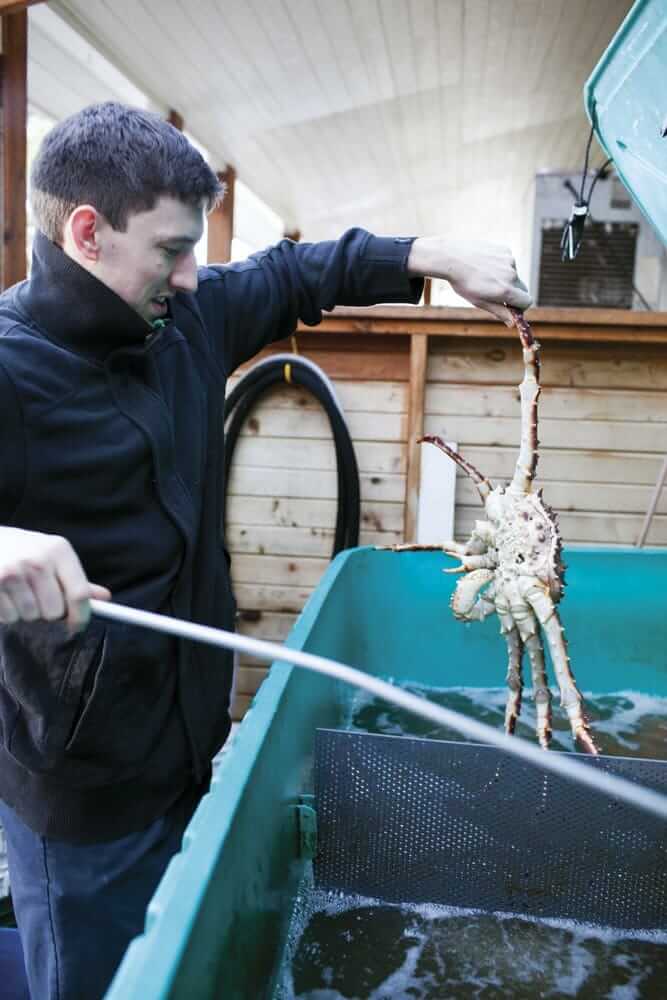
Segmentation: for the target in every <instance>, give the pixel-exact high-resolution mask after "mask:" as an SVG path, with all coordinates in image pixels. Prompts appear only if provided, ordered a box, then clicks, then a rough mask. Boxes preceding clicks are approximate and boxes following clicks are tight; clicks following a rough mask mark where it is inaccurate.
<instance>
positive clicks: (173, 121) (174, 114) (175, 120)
mask: <svg viewBox="0 0 667 1000" xmlns="http://www.w3.org/2000/svg"><path fill="white" fill-rule="evenodd" d="M167 121H168V122H169V124H170V125H173V126H174V128H177V129H178V131H179V132H182V131H183V115H180V114H179V113H178V111H174V109H173V108H171V110H170V111H169V114H168V115H167Z"/></svg>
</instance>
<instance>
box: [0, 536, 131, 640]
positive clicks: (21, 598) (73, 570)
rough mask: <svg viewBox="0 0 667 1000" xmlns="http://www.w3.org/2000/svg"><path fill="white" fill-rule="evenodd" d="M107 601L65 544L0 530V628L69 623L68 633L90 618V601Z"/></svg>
mask: <svg viewBox="0 0 667 1000" xmlns="http://www.w3.org/2000/svg"><path fill="white" fill-rule="evenodd" d="M91 597H92V598H97V599H98V600H102V601H108V600H110V599H111V593H110V591H108V590H107V588H106V587H100V586H98V585H97V584H95V583H90V581H89V580H88V579H87V577H86V574H85V573H84V571H83V567H82V565H81V563H80V562H79V558H78V556H77V554H76V552H75V551H74V549H73V548H72V546H71V545H70V543H69V542H68V541H67V539H65V538H61V537H60V536H59V535H45V534H42V533H41V532H37V531H24V530H22V529H20V528H7V527H0V622H2V623H4V624H5V625H10V624H12V623H13V622H17V621H26V622H31V621H40V620H42V621H57V620H58V619H61V618H66V619H67V625H68V626H69V628H70V629H72V630H78V629H81V628H83V627H84V626H85V625H86V624H87V623H88V619H89V617H90V605H89V603H88V602H89V600H90V598H91Z"/></svg>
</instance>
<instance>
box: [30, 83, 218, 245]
mask: <svg viewBox="0 0 667 1000" xmlns="http://www.w3.org/2000/svg"><path fill="white" fill-rule="evenodd" d="M223 192H224V187H223V185H222V184H221V183H220V181H219V180H218V178H217V176H216V175H215V173H214V172H213V170H211V168H210V167H209V166H208V164H207V163H206V161H205V160H204V158H203V156H202V155H201V154H200V153H199V152H198V150H196V149H195V148H194V146H193V145H192V144H191V143H190V142H188V140H187V139H186V137H185V136H184V135H183V133H182V132H179V130H178V129H177V128H174V126H173V125H170V124H169V122H167V121H165V120H164V119H162V118H160V116H159V115H156V114H152V113H151V112H148V111H142V110H140V109H138V108H130V107H126V106H125V105H124V104H117V103H115V102H113V101H107V102H105V103H104V104H91V105H90V106H89V107H87V108H83V110H82V111H78V112H77V113H76V114H74V115H70V117H69V118H65V119H64V121H62V122H60V123H59V124H58V125H56V126H55V127H54V128H52V129H51V131H50V132H49V133H48V135H47V136H46V137H45V139H44V141H43V142H42V145H41V147H40V149H39V153H38V154H37V157H36V159H35V162H34V164H33V168H32V172H31V203H32V208H33V211H34V213H35V218H36V220H37V225H38V226H39V228H40V229H41V230H42V232H44V233H45V235H46V236H48V237H49V239H51V240H53V241H54V242H60V241H61V240H62V238H63V232H64V227H65V222H66V221H67V219H68V217H69V216H70V214H71V213H72V212H73V211H74V209H75V208H76V206H77V205H85V204H90V205H93V206H94V207H95V208H96V209H97V211H98V212H101V214H102V215H103V216H104V217H105V219H106V220H107V221H108V222H109V224H110V225H111V226H112V228H113V229H117V230H120V231H122V232H124V231H125V229H126V228H127V222H128V216H129V215H130V214H132V213H135V212H144V211H150V209H152V208H153V207H154V206H155V203H156V201H157V199H158V198H159V197H160V196H161V195H171V196H172V197H175V198H179V199H180V200H181V201H184V202H186V203H188V204H199V203H200V202H201V201H205V202H206V204H207V208H208V209H209V210H210V209H211V208H213V207H214V205H215V204H216V203H217V202H218V201H219V200H220V199H221V198H222V195H223Z"/></svg>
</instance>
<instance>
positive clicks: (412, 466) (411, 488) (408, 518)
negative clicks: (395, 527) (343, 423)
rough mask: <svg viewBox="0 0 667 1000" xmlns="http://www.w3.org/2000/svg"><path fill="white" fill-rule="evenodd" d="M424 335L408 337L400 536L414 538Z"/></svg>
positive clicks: (424, 374)
mask: <svg viewBox="0 0 667 1000" xmlns="http://www.w3.org/2000/svg"><path fill="white" fill-rule="evenodd" d="M427 357H428V336H427V335H426V334H425V333H413V334H412V336H411V337H410V388H409V392H408V444H407V448H408V469H407V475H406V482H405V520H404V540H405V541H406V542H416V541H417V507H418V503H419V473H420V470H421V447H422V446H421V445H420V444H419V443H418V442H419V438H420V437H421V436H422V435H423V433H424V396H425V389H426V361H427Z"/></svg>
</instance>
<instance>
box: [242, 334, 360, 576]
mask: <svg viewBox="0 0 667 1000" xmlns="http://www.w3.org/2000/svg"><path fill="white" fill-rule="evenodd" d="M287 366H289V367H287ZM286 373H288V374H289V382H290V384H292V385H297V386H299V387H302V388H304V389H308V391H309V392H310V393H312V395H313V396H315V398H316V399H318V400H319V402H320V403H321V404H322V406H323V408H324V410H325V412H326V414H327V416H328V418H329V423H330V425H331V431H332V433H333V438H334V445H335V448H336V468H337V473H338V510H337V514H336V531H335V535H334V544H333V552H332V553H331V558H332V559H333V557H334V556H335V555H336V554H337V553H338V552H340V551H341V550H342V549H349V548H352V547H354V546H355V545H358V544H359V509H360V498H359V470H358V467H357V459H356V456H355V454H354V447H353V445H352V440H351V438H350V432H349V431H348V429H347V424H346V423H345V417H344V416H343V412H342V410H341V408H340V405H339V403H338V400H337V399H336V396H335V395H334V391H333V387H332V386H331V383H330V382H329V380H328V378H327V377H326V375H325V374H324V372H323V371H322V370H321V369H320V368H318V367H317V365H315V364H313V362H312V361H308V360H307V359H305V358H301V357H299V355H298V354H278V355H275V356H274V357H272V358H269V359H267V360H266V361H260V362H259V364H257V365H255V367H254V368H252V369H251V370H250V371H249V372H248V374H247V375H245V376H244V378H242V379H241V381H240V382H239V383H238V384H237V385H236V386H235V387H234V389H233V390H232V392H231V393H230V394H229V396H228V397H227V399H226V401H225V424H226V425H227V430H226V434H225V439H226V444H225V491H226V490H227V485H228V483H229V473H230V469H231V465H232V458H233V457H234V449H235V447H236V442H237V440H238V436H239V433H240V431H241V427H242V425H243V422H244V421H245V419H246V417H247V416H248V414H249V412H250V410H251V409H252V407H253V406H254V404H255V402H256V401H257V400H258V399H259V397H260V396H261V395H262V394H263V393H265V392H266V391H267V390H268V389H269V388H270V387H271V386H272V385H275V384H276V383H277V382H286V381H287V378H286Z"/></svg>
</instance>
